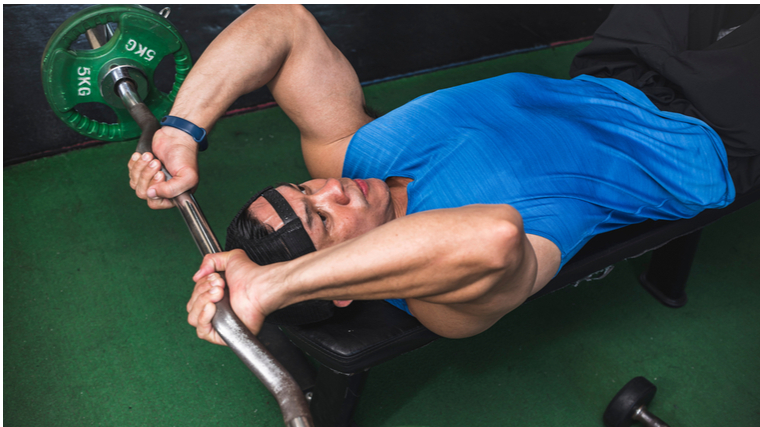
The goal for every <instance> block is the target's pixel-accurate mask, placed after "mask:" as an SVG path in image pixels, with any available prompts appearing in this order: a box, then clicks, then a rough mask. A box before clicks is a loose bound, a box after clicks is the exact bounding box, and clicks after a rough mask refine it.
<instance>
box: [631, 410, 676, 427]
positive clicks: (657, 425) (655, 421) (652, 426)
mask: <svg viewBox="0 0 760 427" xmlns="http://www.w3.org/2000/svg"><path fill="white" fill-rule="evenodd" d="M631 419H634V420H636V421H639V422H640V423H641V424H644V425H645V426H646V427H670V426H668V425H667V424H665V422H664V421H662V420H661V419H659V418H657V417H656V416H654V415H653V414H652V413H651V412H649V411H647V407H646V405H641V406H639V407H638V408H637V409H636V410H635V411H634V412H633V415H632V416H631Z"/></svg>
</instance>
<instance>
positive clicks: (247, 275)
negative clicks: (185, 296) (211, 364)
mask: <svg viewBox="0 0 760 427" xmlns="http://www.w3.org/2000/svg"><path fill="white" fill-rule="evenodd" d="M265 269H266V268H265V267H260V266H258V265H256V264H255V263H254V262H252V261H251V260H250V259H248V256H247V255H246V254H245V252H243V251H242V250H240V249H236V250H233V251H230V252H220V253H216V254H210V255H206V256H205V257H204V258H203V263H202V264H201V267H200V269H199V270H198V272H197V273H195V275H194V276H193V281H195V289H194V290H193V294H192V296H191V297H190V301H189V302H188V303H187V312H188V313H189V315H188V318H187V321H188V323H190V324H191V325H192V326H194V327H195V328H196V330H197V333H198V338H201V339H204V340H206V341H208V342H211V343H214V344H219V345H226V344H225V343H224V341H223V340H222V338H221V337H220V336H219V334H218V333H217V332H216V331H215V330H214V328H213V326H211V319H213V317H214V314H215V313H216V306H215V305H214V304H215V303H217V302H219V301H220V300H221V299H222V297H223V296H224V287H225V282H224V280H222V278H221V277H220V275H219V274H218V273H217V272H218V271H226V276H227V282H228V287H229V290H230V304H231V305H232V310H233V311H234V312H235V314H236V315H237V316H238V317H239V318H240V320H242V321H243V323H244V324H245V326H246V327H247V328H248V329H250V330H251V332H253V333H254V335H255V334H258V333H259V330H260V329H261V325H262V324H263V323H264V317H265V316H266V315H267V314H269V312H270V311H273V309H270V310H269V311H266V310H265V309H264V307H262V303H261V300H260V299H259V298H258V297H252V296H250V295H249V294H248V292H246V290H247V286H246V285H247V284H250V283H252V282H253V281H254V278H255V277H256V276H258V275H259V273H260V272H261V271H262V270H265Z"/></svg>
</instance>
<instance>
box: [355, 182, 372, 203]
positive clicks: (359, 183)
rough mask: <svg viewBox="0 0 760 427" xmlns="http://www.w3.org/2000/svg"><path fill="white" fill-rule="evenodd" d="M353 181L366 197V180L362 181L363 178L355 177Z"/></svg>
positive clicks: (367, 190) (367, 188)
mask: <svg viewBox="0 0 760 427" xmlns="http://www.w3.org/2000/svg"><path fill="white" fill-rule="evenodd" d="M354 182H355V183H356V186H357V187H359V190H361V191H362V194H364V198H365V199H366V198H367V193H369V186H368V185H367V183H366V182H364V180H363V179H358V178H357V179H355V180H354Z"/></svg>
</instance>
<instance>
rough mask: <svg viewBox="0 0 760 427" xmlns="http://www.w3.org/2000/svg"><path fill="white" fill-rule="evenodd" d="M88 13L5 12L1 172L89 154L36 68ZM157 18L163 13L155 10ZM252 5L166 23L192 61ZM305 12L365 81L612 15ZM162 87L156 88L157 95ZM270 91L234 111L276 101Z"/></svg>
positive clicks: (175, 10) (587, 25) (504, 9)
mask: <svg viewBox="0 0 760 427" xmlns="http://www.w3.org/2000/svg"><path fill="white" fill-rule="evenodd" d="M85 7H87V5H12V6H7V5H6V6H4V7H3V38H4V42H3V59H4V63H5V68H4V70H3V90H4V98H3V102H4V108H3V118H4V129H3V131H4V143H3V161H4V164H5V165H9V164H14V163H18V162H21V161H25V160H29V159H33V158H37V157H42V156H45V155H51V154H56V153H59V152H62V151H66V150H69V149H72V148H76V147H81V146H89V145H91V144H90V143H89V141H88V140H89V138H87V137H84V136H82V135H79V134H78V133H76V132H74V131H73V130H71V129H69V128H68V127H67V126H66V125H64V124H63V123H62V122H61V121H60V120H59V119H58V118H57V117H56V116H55V115H54V114H53V112H52V111H51V109H50V107H49V105H48V103H47V101H46V99H45V96H44V94H43V91H42V83H41V77H40V60H41V58H42V53H43V50H44V48H45V44H46V43H47V41H48V39H49V38H50V36H51V35H52V34H53V32H54V31H55V30H56V29H57V28H58V26H59V25H60V24H61V23H62V22H63V21H64V20H66V19H67V18H68V17H69V16H71V15H72V14H74V13H75V12H77V11H79V10H81V9H83V8H85ZM149 7H151V8H152V9H154V10H160V9H161V8H162V7H163V6H149ZM249 7H250V5H219V6H216V5H172V6H171V8H172V12H171V15H170V16H169V20H170V21H172V23H174V25H175V26H176V27H177V29H178V30H179V31H180V33H181V34H182V36H183V38H184V39H185V41H186V42H187V44H188V46H189V47H190V51H191V53H192V57H193V60H194V61H195V60H197V58H198V57H199V56H200V55H201V53H203V51H204V50H205V49H206V47H207V46H208V45H209V43H211V41H212V40H213V39H214V37H216V35H217V34H219V32H221V31H222V30H223V29H224V28H225V27H226V26H227V25H229V23H231V22H232V21H233V20H234V19H235V18H236V17H238V16H239V15H240V14H241V13H242V12H243V11H245V10H247V9H248V8H249ZM307 8H308V9H309V10H310V11H311V12H312V13H313V14H314V16H315V17H316V18H317V20H318V21H319V22H320V24H322V26H323V28H324V30H325V32H326V33H327V35H328V36H329V37H330V38H331V39H332V40H333V42H334V43H335V45H336V46H337V47H338V48H339V49H340V50H341V51H342V52H343V54H344V55H346V57H347V58H348V60H349V61H350V62H351V64H353V66H354V67H355V68H356V70H357V73H358V75H359V79H360V80H361V81H362V82H363V83H365V84H366V83H371V82H373V81H377V80H382V79H387V78H393V77H395V76H399V75H404V74H408V73H415V72H420V71H423V70H427V69H430V68H435V67H441V66H446V65H448V64H452V63H457V62H464V61H472V60H476V59H478V58H482V57H485V56H490V55H497V54H503V53H507V52H510V51H514V50H518V49H525V48H533V47H537V46H548V45H550V44H551V43H553V42H559V41H567V40H574V39H577V38H581V37H586V36H590V35H591V34H592V33H593V32H594V30H595V29H596V28H597V27H598V26H599V24H601V23H602V21H603V20H604V19H605V18H606V17H607V15H608V14H609V11H610V7H609V6H601V5H583V6H574V5H475V6H467V5H325V6H321V5H310V6H307ZM160 83H161V82H157V84H159V87H161V86H162V85H161V84H160ZM271 100H272V98H271V95H270V94H269V93H268V91H267V90H266V89H261V90H259V91H256V92H254V93H252V94H249V95H246V96H244V97H242V98H241V99H239V100H238V101H237V102H235V104H234V105H233V106H232V109H237V108H243V107H250V106H254V105H259V104H262V103H266V102H269V101H271Z"/></svg>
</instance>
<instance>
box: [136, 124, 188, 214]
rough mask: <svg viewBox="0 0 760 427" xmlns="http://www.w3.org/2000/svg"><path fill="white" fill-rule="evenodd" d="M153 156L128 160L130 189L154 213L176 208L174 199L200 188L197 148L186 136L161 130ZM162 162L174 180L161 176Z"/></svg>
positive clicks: (154, 138) (178, 131)
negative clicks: (144, 201) (146, 203)
mask: <svg viewBox="0 0 760 427" xmlns="http://www.w3.org/2000/svg"><path fill="white" fill-rule="evenodd" d="M153 152H154V153H155V154H156V156H155V157H154V156H153V155H152V154H151V153H145V154H142V155H140V154H139V153H134V154H133V155H132V158H131V159H130V160H129V163H128V165H127V167H128V168H129V185H130V187H132V189H133V190H135V194H137V197H139V198H141V199H143V200H147V201H148V207H150V208H151V209H168V208H171V207H174V204H173V203H172V201H171V199H172V198H174V197H177V196H179V195H180V194H182V193H184V192H185V191H187V190H193V191H194V190H195V187H196V186H197V185H198V160H197V157H198V144H197V143H196V142H195V141H194V140H193V138H192V137H191V136H190V135H188V134H187V133H185V132H183V131H181V130H179V129H174V128H161V129H159V130H158V131H156V133H155V135H154V136H153ZM159 158H160V159H162V160H163V162H164V165H165V166H166V170H168V171H169V173H170V174H171V175H172V179H171V180H169V181H166V177H165V176H164V173H163V172H161V162H160V161H159V160H158V159H159Z"/></svg>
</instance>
